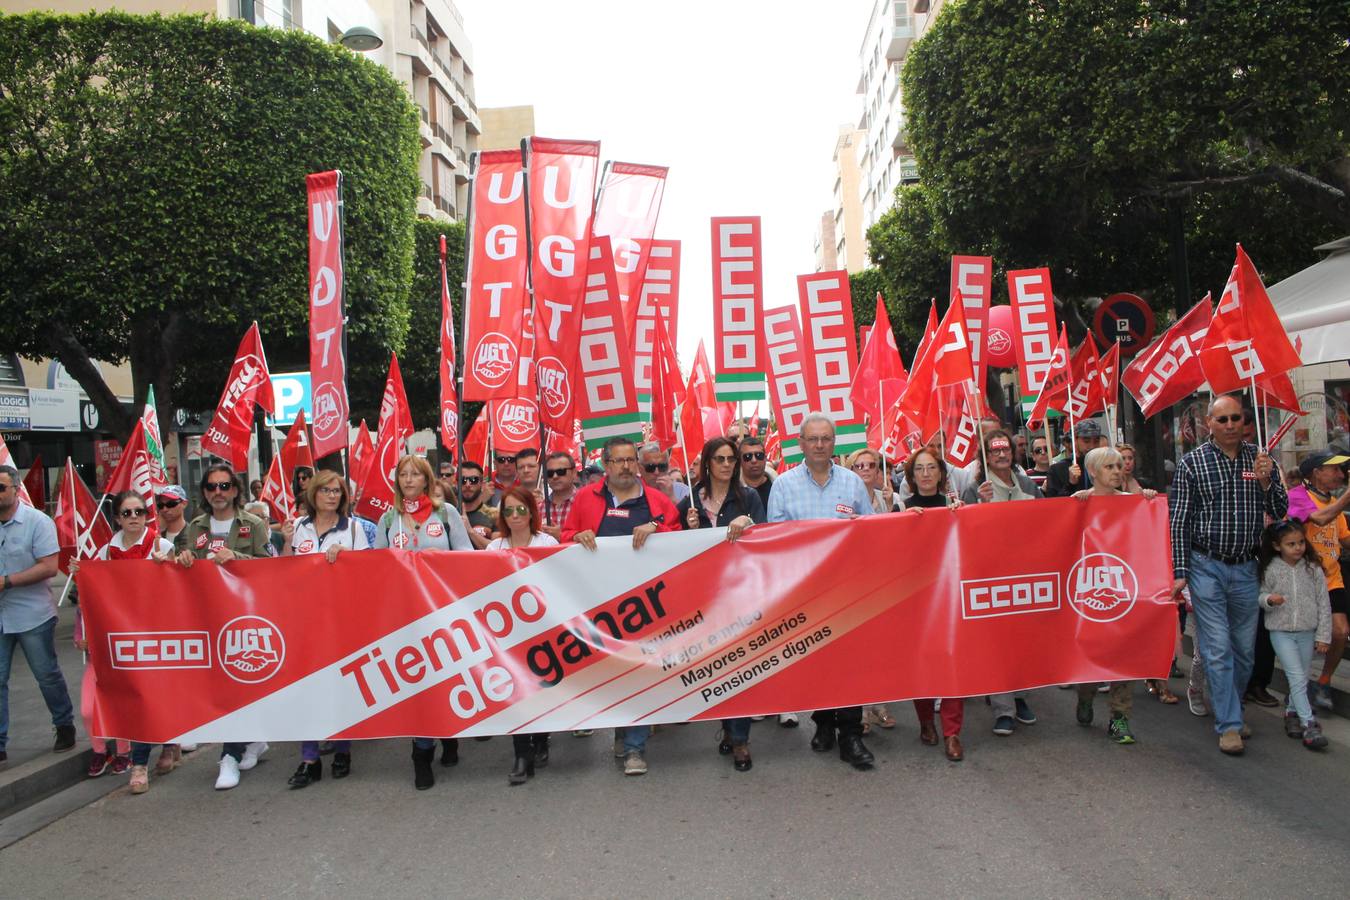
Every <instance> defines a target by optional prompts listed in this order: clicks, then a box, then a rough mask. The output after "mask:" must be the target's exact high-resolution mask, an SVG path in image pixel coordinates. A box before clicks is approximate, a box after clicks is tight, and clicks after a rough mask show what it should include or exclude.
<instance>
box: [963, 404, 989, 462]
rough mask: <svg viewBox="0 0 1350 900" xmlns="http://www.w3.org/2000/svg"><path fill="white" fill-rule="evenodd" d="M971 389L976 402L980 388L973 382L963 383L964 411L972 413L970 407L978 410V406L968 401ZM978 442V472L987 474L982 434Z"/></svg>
mask: <svg viewBox="0 0 1350 900" xmlns="http://www.w3.org/2000/svg"><path fill="white" fill-rule="evenodd" d="M972 387H973V388H974V389H975V398H976V400H978V399H979V396H980V387H979V385H977V384H975V382H973V381H967V382H965V388H966V409H968V410H970V411H971V412H972V413H973V412H974V411H975V410H972V409H970V407H971V406H972V405H974V406H975V407H976V409H978V408H979V404H978V403H975V402H974V401H972V400H971V399H970V390H971V388H972ZM976 431H979V426H978V425H977V426H976ZM978 440H979V442H980V470H981V471H983V472H988V471H989V459H988V457H987V454H986V453H985V450H984V435H983V434H980V435H979V438H978Z"/></svg>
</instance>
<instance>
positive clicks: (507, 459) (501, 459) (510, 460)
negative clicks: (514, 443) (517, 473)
mask: <svg viewBox="0 0 1350 900" xmlns="http://www.w3.org/2000/svg"><path fill="white" fill-rule="evenodd" d="M494 459H496V460H497V465H499V466H504V465H507V464H514V463H515V461H516V458H515V457H514V456H497V457H494Z"/></svg>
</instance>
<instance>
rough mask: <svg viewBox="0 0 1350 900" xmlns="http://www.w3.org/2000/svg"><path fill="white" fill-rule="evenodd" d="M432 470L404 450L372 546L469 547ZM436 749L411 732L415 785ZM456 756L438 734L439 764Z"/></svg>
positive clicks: (452, 742) (429, 783) (429, 781)
mask: <svg viewBox="0 0 1350 900" xmlns="http://www.w3.org/2000/svg"><path fill="white" fill-rule="evenodd" d="M435 483H436V473H435V472H433V471H432V469H431V463H429V462H427V461H426V460H425V459H423V458H422V457H420V456H413V455H408V456H405V457H403V458H402V459H400V460H399V461H398V466H397V467H396V468H395V469H394V486H395V489H396V490H395V493H394V508H393V509H391V510H389V511H388V512H386V513H385V514H384V515H382V516H380V521H379V524H378V525H376V527H375V549H377V550H384V549H388V548H391V547H392V548H393V549H395V550H408V551H411V552H413V553H420V552H422V551H423V550H472V549H473V543H472V542H471V541H470V540H469V533H468V531H466V530H465V528H464V520H463V519H462V518H461V517H460V516H459V514H458V513H457V512H455V510H453V509H452V508H451V507H450V506H449V505H448V504H446V503H444V502H442V501H441V499H440V498H439V497H438V496H436V495H435V493H433V487H434V485H435ZM435 755H436V739H435V738H429V737H417V738H413V751H412V761H413V787H415V788H417V789H418V790H419V791H425V790H428V789H430V788H431V787H433V786H434V785H435V784H436V775H435V773H433V772H432V771H431V760H432V759H433V758H434V757H435ZM458 762H459V741H458V740H456V739H455V738H442V740H441V765H443V766H453V765H455V764H456V763H458Z"/></svg>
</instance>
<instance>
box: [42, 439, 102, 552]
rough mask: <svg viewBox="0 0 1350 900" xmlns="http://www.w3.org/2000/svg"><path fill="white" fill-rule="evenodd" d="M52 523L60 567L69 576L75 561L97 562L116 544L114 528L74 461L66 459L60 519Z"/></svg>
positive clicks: (59, 492) (59, 493) (58, 492)
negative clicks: (101, 553)
mask: <svg viewBox="0 0 1350 900" xmlns="http://www.w3.org/2000/svg"><path fill="white" fill-rule="evenodd" d="M52 520H53V521H54V522H55V523H56V541H57V543H58V544H59V545H60V547H61V555H60V556H59V557H57V564H58V565H59V566H60V567H61V571H62V572H65V573H66V574H67V575H69V574H70V561H71V560H72V559H93V558H94V557H96V556H97V555H98V551H99V550H100V549H102V547H103V546H104V545H105V544H107V543H108V541H110V540H112V534H113V533H112V526H111V525H109V524H108V520H107V519H105V518H104V517H103V515H102V514H101V513H100V512H99V511H98V504H97V503H95V502H94V495H93V494H91V493H89V488H87V487H85V484H84V482H83V481H81V480H80V476H78V475H76V474H75V464H74V463H72V462H71V460H70V457H66V468H65V470H64V471H63V472H62V473H61V483H60V484H58V485H57V486H56V515H54V516H52Z"/></svg>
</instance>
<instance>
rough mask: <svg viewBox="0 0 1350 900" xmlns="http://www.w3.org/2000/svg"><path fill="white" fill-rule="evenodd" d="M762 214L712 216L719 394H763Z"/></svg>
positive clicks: (727, 397) (719, 396)
mask: <svg viewBox="0 0 1350 900" xmlns="http://www.w3.org/2000/svg"><path fill="white" fill-rule="evenodd" d="M759 224H760V222H759V216H742V217H738V218H715V219H713V220H712V270H713V271H712V277H713V292H712V298H713V340H714V342H715V346H716V350H717V379H716V385H717V387H716V393H717V399H718V400H722V401H738V400H760V399H763V397H764V393H765V389H766V387H767V384H768V376H767V374H766V373H767V371H768V363H767V360H766V357H765V353H764V334H763V326H762V323H763V320H764V254H763V249H762V247H761V245H760V227H759Z"/></svg>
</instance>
